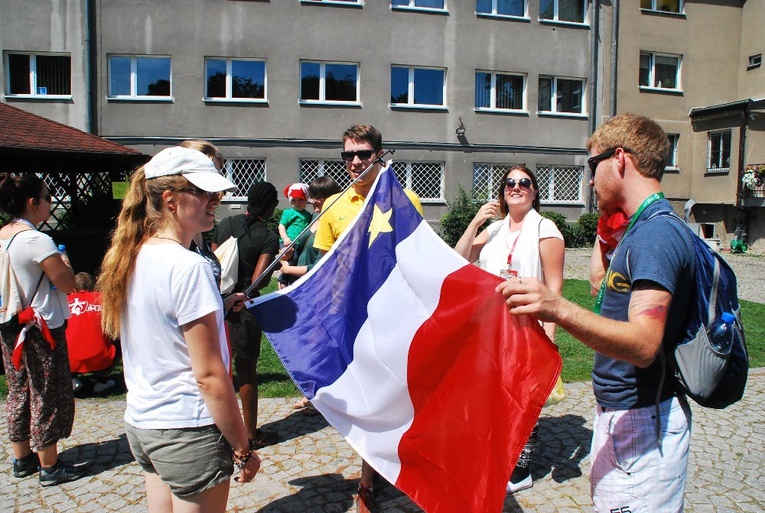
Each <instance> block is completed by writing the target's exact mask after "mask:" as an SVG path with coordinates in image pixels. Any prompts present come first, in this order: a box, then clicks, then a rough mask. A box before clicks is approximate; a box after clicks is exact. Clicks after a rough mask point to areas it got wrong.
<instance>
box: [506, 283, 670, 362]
mask: <svg viewBox="0 0 765 513" xmlns="http://www.w3.org/2000/svg"><path fill="white" fill-rule="evenodd" d="M496 290H497V291H498V292H500V293H501V294H502V295H503V296H505V298H506V300H507V305H508V306H509V307H510V313H512V314H514V315H520V314H530V315H533V316H535V317H537V318H538V319H540V320H542V321H543V322H554V323H555V324H557V325H558V326H560V327H561V328H563V329H565V330H566V331H568V332H569V333H571V335H573V336H574V337H575V338H576V339H578V340H580V341H581V342H582V343H583V344H584V345H586V346H588V347H590V348H592V349H594V350H595V351H597V352H598V353H600V354H603V355H605V356H608V357H609V358H614V359H617V360H622V361H625V362H628V363H631V364H633V365H635V366H637V367H648V366H649V365H650V364H651V363H653V361H654V360H655V359H656V355H657V354H658V353H659V350H660V349H661V343H662V339H663V338H664V328H665V326H666V322H667V312H668V311H669V305H670V302H671V301H672V294H670V293H669V291H667V290H666V289H664V288H663V287H661V286H659V285H658V284H656V283H653V282H649V281H639V282H637V283H635V284H634V286H633V292H632V297H631V299H630V304H629V309H628V320H627V321H626V322H625V321H615V320H613V319H607V318H605V317H601V316H600V315H597V314H595V313H594V312H591V311H589V310H585V309H584V308H582V307H580V306H578V305H576V304H574V303H572V302H570V301H568V300H567V299H565V298H563V297H562V296H560V295H558V294H555V293H554V292H552V291H551V290H550V289H549V288H547V287H545V286H544V284H542V283H541V282H539V280H536V279H532V278H523V283H520V280H515V279H512V280H508V281H505V282H502V283H500V284H499V285H498V286H497V288H496Z"/></svg>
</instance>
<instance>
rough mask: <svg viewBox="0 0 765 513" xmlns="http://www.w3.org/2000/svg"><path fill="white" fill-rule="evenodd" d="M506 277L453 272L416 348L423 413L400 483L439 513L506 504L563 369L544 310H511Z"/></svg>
mask: <svg viewBox="0 0 765 513" xmlns="http://www.w3.org/2000/svg"><path fill="white" fill-rule="evenodd" d="M500 280H501V279H500V278H498V277H496V276H494V275H492V274H489V273H487V272H485V271H482V270H480V269H478V268H477V267H475V266H473V265H466V266H465V267H463V268H461V269H459V270H458V271H456V272H455V273H453V274H451V275H449V276H447V278H446V280H445V281H444V283H443V286H442V289H441V297H440V300H439V305H438V308H437V309H436V311H435V312H434V313H433V316H432V317H431V318H430V319H429V320H428V321H426V322H425V323H424V324H423V325H422V326H421V327H420V329H419V330H418V331H417V334H416V335H415V337H414V339H413V340H412V345H411V347H410V352H409V362H408V386H409V393H410V395H411V398H412V404H413V405H414V420H413V422H412V426H411V427H410V429H409V430H408V431H407V432H406V433H405V434H404V436H403V437H402V439H401V442H400V444H399V449H398V450H399V456H400V458H401V473H400V474H399V477H398V480H397V482H396V486H398V487H399V488H400V489H401V490H403V491H404V492H405V493H407V494H408V495H409V496H410V497H411V498H412V499H413V500H414V501H415V502H416V503H417V504H419V505H420V506H421V507H422V508H423V509H424V510H425V511H427V512H429V513H435V512H438V513H452V512H453V513H467V512H471V511H472V512H478V511H480V512H490V511H501V510H502V506H503V503H504V499H505V485H506V484H507V480H508V478H509V476H510V472H511V470H512V468H513V467H514V466H515V463H516V461H517V460H518V456H519V455H520V452H521V449H522V448H523V445H524V444H525V443H526V440H527V439H528V436H529V434H530V433H531V430H532V429H533V427H534V424H535V423H536V421H537V419H538V417H539V414H540V412H541V410H542V406H543V405H544V403H545V401H546V400H547V396H548V395H549V394H550V392H551V391H552V389H553V386H554V385H555V381H556V379H557V376H558V374H559V372H560V369H561V365H562V364H561V358H560V355H559V354H558V352H557V349H556V348H555V346H554V345H553V344H552V343H551V342H550V341H549V339H547V337H546V336H545V334H544V331H543V330H542V329H541V327H540V326H539V324H538V323H537V321H536V320H534V319H533V318H531V317H528V316H521V317H516V316H513V315H511V314H510V313H509V312H508V310H507V306H506V305H505V302H504V299H503V298H502V296H501V295H500V294H498V293H496V292H494V288H495V287H496V285H497V284H498V283H499V282H500Z"/></svg>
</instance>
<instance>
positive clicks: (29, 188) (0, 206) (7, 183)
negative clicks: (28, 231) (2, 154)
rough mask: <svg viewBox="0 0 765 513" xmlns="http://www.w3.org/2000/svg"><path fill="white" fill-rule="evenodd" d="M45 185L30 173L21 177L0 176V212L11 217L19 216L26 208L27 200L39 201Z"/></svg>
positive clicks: (5, 174)
mask: <svg viewBox="0 0 765 513" xmlns="http://www.w3.org/2000/svg"><path fill="white" fill-rule="evenodd" d="M43 189H45V183H44V182H43V181H42V179H41V178H40V177H38V176H37V175H34V174H32V173H25V174H23V175H12V174H9V173H3V174H0V210H2V211H3V212H5V213H6V214H8V215H10V216H12V217H18V216H20V215H21V214H22V213H23V212H24V210H25V209H26V208H27V200H28V199H29V198H33V200H34V201H35V202H39V201H40V197H41V196H42V195H41V193H42V191H43Z"/></svg>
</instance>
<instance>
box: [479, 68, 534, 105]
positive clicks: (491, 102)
mask: <svg viewBox="0 0 765 513" xmlns="http://www.w3.org/2000/svg"><path fill="white" fill-rule="evenodd" d="M475 73H476V75H477V74H478V73H485V74H487V75H491V93H490V95H491V97H490V99H489V107H479V106H477V105H474V107H475V110H476V112H512V113H516V114H522V113H528V103H527V101H528V95H527V92H528V75H526V74H524V73H512V72H508V71H488V70H481V69H479V70H476V71H475ZM498 75H504V76H511V77H520V78H522V79H523V86H522V91H521V98H522V100H521V101H522V103H523V105H522V106H521V108H520V109H507V108H502V107H497V76H498Z"/></svg>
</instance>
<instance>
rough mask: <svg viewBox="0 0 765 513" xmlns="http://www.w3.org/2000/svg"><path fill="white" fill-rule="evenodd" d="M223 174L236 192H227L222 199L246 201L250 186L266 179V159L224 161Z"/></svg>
mask: <svg viewBox="0 0 765 513" xmlns="http://www.w3.org/2000/svg"><path fill="white" fill-rule="evenodd" d="M223 174H225V175H226V177H227V178H228V179H229V180H231V181H232V182H234V183H235V184H236V190H235V191H231V192H227V193H226V195H225V196H224V199H227V200H239V201H241V200H245V201H246V200H247V191H249V190H250V186H251V185H252V184H253V183H255V182H260V181H264V180H265V179H266V159H247V158H244V159H242V158H232V159H226V164H225V166H224V168H223Z"/></svg>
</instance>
